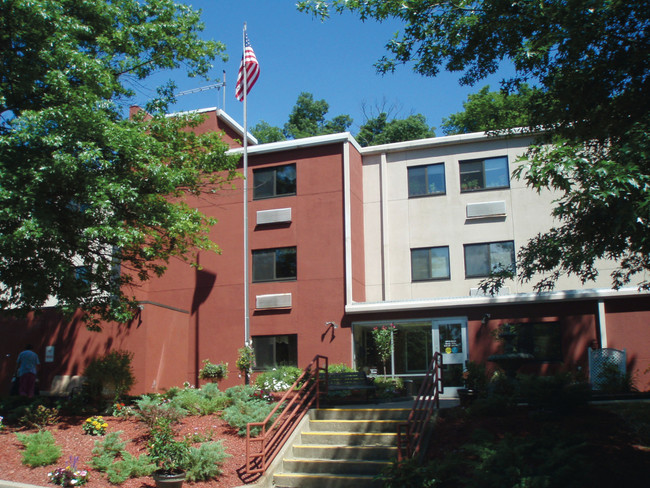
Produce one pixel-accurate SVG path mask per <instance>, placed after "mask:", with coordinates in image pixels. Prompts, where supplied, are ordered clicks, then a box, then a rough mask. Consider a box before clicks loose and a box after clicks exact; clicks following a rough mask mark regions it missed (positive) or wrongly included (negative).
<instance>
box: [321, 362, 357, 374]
mask: <svg viewBox="0 0 650 488" xmlns="http://www.w3.org/2000/svg"><path fill="white" fill-rule="evenodd" d="M327 372H328V373H354V372H355V370H354V369H352V368H351V367H350V366H348V365H347V364H345V363H335V364H330V365H329V366H327Z"/></svg>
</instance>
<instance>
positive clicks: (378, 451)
mask: <svg viewBox="0 0 650 488" xmlns="http://www.w3.org/2000/svg"><path fill="white" fill-rule="evenodd" d="M292 456H293V457H295V458H302V459H339V460H346V459H364V460H367V461H385V460H387V459H393V458H395V457H397V447H395V446H334V445H330V446H328V445H304V444H296V445H294V446H293V451H292Z"/></svg>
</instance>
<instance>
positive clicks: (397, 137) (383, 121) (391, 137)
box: [355, 112, 436, 147]
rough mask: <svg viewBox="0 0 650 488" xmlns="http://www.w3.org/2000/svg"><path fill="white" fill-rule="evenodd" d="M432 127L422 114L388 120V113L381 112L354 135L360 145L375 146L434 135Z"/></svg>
mask: <svg viewBox="0 0 650 488" xmlns="http://www.w3.org/2000/svg"><path fill="white" fill-rule="evenodd" d="M435 135H436V134H435V132H434V130H433V128H432V127H429V126H428V125H427V120H426V118H425V117H424V115H422V114H415V115H409V116H408V117H407V118H405V119H392V120H388V114H387V113H386V112H381V113H379V115H377V116H376V117H373V118H370V119H368V120H367V121H366V123H365V124H363V125H362V126H361V128H360V129H359V133H358V134H357V135H356V136H355V138H356V139H357V141H359V144H361V146H364V147H365V146H376V145H379V144H390V143H392V142H402V141H414V140H417V139H426V138H428V137H435Z"/></svg>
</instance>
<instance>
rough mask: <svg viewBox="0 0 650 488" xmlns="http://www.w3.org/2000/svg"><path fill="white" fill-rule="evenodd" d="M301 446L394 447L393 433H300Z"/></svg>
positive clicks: (395, 436)
mask: <svg viewBox="0 0 650 488" xmlns="http://www.w3.org/2000/svg"><path fill="white" fill-rule="evenodd" d="M300 437H301V440H300V443H301V444H315V445H322V444H325V445H337V446H396V445H397V435H396V434H395V433H392V434H391V433H378V432H373V433H367V432H363V433H361V432H302V433H301V434H300Z"/></svg>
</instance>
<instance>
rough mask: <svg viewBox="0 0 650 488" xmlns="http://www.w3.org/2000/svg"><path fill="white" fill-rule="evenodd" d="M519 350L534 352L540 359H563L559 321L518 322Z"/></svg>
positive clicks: (537, 358)
mask: <svg viewBox="0 0 650 488" xmlns="http://www.w3.org/2000/svg"><path fill="white" fill-rule="evenodd" d="M516 327H517V351H518V352H524V353H528V354H532V355H533V356H535V359H536V360H538V361H562V333H561V328H560V323H559V322H538V323H522V324H517V325H516Z"/></svg>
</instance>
